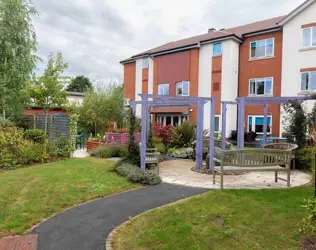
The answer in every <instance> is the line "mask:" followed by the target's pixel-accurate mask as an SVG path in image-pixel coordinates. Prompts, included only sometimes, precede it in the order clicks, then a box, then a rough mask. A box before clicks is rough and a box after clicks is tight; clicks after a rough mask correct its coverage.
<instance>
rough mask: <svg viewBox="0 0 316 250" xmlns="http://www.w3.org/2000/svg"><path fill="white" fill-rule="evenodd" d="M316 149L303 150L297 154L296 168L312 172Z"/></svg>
mask: <svg viewBox="0 0 316 250" xmlns="http://www.w3.org/2000/svg"><path fill="white" fill-rule="evenodd" d="M313 152H314V148H302V149H299V150H297V153H296V168H298V169H301V170H307V171H312V169H313V163H314V157H315V156H314V153H313Z"/></svg>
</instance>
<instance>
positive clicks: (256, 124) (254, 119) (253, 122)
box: [248, 116, 272, 134]
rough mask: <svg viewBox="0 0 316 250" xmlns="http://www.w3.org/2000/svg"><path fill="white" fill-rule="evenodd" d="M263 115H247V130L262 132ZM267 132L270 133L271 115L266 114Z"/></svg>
mask: <svg viewBox="0 0 316 250" xmlns="http://www.w3.org/2000/svg"><path fill="white" fill-rule="evenodd" d="M263 123H264V117H263V116H248V132H251V131H252V132H256V133H258V134H261V133H263ZM267 125H268V126H267V133H268V134H271V126H272V117H271V116H268V124H267Z"/></svg>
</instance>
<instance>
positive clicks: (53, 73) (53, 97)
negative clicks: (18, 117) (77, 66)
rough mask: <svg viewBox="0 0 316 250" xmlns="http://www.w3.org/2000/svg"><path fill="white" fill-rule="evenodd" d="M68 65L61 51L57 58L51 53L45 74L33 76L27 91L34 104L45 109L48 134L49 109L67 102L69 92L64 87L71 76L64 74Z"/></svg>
mask: <svg viewBox="0 0 316 250" xmlns="http://www.w3.org/2000/svg"><path fill="white" fill-rule="evenodd" d="M67 67H68V64H67V63H64V62H63V56H62V54H61V53H58V54H57V56H56V58H54V57H53V55H50V56H49V59H48V64H47V67H46V69H45V70H44V74H43V75H42V76H40V77H36V76H33V78H32V81H30V82H28V85H27V89H26V91H25V92H26V93H27V94H28V95H29V97H30V98H31V100H32V101H33V104H35V105H37V106H39V107H42V108H43V109H44V112H45V115H46V117H45V133H46V134H47V114H48V111H49V110H50V109H52V108H55V107H62V106H63V105H65V104H66V102H67V92H66V91H65V90H64V88H65V83H66V80H67V79H69V77H65V76H62V74H63V72H64V71H65V70H66V69H67Z"/></svg>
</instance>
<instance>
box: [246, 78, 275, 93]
mask: <svg viewBox="0 0 316 250" xmlns="http://www.w3.org/2000/svg"><path fill="white" fill-rule="evenodd" d="M272 90H273V77H266V78H255V79H250V80H249V95H250V96H251V95H272V93H273V91H272Z"/></svg>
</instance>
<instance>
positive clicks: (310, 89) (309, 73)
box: [300, 71, 316, 92]
mask: <svg viewBox="0 0 316 250" xmlns="http://www.w3.org/2000/svg"><path fill="white" fill-rule="evenodd" d="M312 72H316V71H304V72H301V73H300V85H301V87H300V88H301V91H310V92H316V89H315V90H313V89H312ZM305 73H308V80H309V82H308V89H302V74H305Z"/></svg>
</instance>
